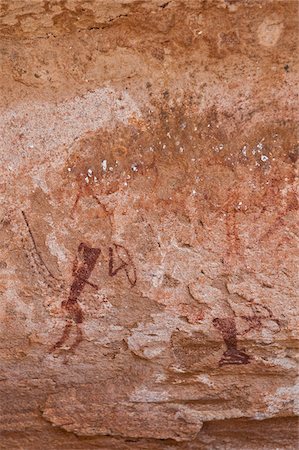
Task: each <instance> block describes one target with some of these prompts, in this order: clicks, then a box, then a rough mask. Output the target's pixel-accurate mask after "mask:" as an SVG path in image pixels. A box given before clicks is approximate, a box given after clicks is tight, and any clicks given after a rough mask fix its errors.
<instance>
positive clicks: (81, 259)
mask: <svg viewBox="0 0 299 450" xmlns="http://www.w3.org/2000/svg"><path fill="white" fill-rule="evenodd" d="M100 253H101V250H100V249H99V248H92V247H89V246H88V245H87V244H84V243H83V242H81V244H80V245H79V247H78V255H77V256H76V258H75V261H74V264H73V270H72V274H73V277H74V280H73V282H72V284H71V287H70V291H69V295H68V298H67V299H66V300H64V301H63V302H62V305H61V306H62V308H63V310H64V311H65V312H66V314H67V320H66V324H65V327H64V330H63V333H62V336H61V338H60V339H59V340H58V341H57V342H56V344H55V345H54V346H53V349H52V350H56V349H58V348H60V347H62V346H63V344H64V343H65V342H66V340H67V339H68V338H69V336H70V333H71V330H72V328H73V327H74V326H75V328H76V337H75V341H74V342H73V344H72V345H71V347H70V349H74V348H75V347H77V345H78V344H79V343H80V342H81V340H82V330H81V324H82V322H83V311H82V308H81V306H80V304H79V303H78V300H79V297H80V295H81V294H82V291H83V289H84V286H85V285H86V284H88V285H90V286H92V287H93V288H95V289H98V286H97V285H96V284H93V283H91V282H90V281H88V279H89V277H90V275H91V273H92V271H93V270H94V267H95V265H96V262H97V260H98V258H99V256H100Z"/></svg>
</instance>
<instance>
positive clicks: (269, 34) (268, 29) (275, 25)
mask: <svg viewBox="0 0 299 450" xmlns="http://www.w3.org/2000/svg"><path fill="white" fill-rule="evenodd" d="M282 30H283V23H282V21H281V20H280V19H279V18H272V17H267V18H266V19H264V21H263V22H262V23H261V24H260V26H259V27H258V30H257V34H258V40H259V43H260V44H261V45H263V46H265V47H274V46H275V45H276V44H277V42H278V39H279V38H280V35H281V32H282Z"/></svg>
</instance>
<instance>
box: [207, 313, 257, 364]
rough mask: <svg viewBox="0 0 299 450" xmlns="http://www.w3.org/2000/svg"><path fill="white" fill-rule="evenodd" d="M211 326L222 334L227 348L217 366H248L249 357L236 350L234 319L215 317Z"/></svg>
mask: <svg viewBox="0 0 299 450" xmlns="http://www.w3.org/2000/svg"><path fill="white" fill-rule="evenodd" d="M213 325H214V327H215V328H217V330H219V331H220V333H221V334H222V337H223V340H224V342H225V344H226V347H227V350H226V351H225V352H224V353H223V356H222V358H221V360H220V361H219V365H220V366H224V365H227V364H248V363H249V362H250V356H248V355H247V354H246V353H245V352H244V351H242V350H239V349H238V343H237V329H236V324H235V320H234V318H231V317H227V318H224V319H220V318H218V317H217V318H215V319H214V320H213Z"/></svg>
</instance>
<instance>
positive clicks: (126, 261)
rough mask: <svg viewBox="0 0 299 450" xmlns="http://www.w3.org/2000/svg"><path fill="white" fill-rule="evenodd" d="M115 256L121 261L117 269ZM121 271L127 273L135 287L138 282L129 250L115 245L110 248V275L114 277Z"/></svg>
mask: <svg viewBox="0 0 299 450" xmlns="http://www.w3.org/2000/svg"><path fill="white" fill-rule="evenodd" d="M115 256H116V258H117V259H118V260H119V261H120V263H119V266H118V267H115ZM121 270H124V271H125V274H126V277H127V279H128V281H129V283H130V285H131V286H132V287H133V286H135V284H136V282H137V274H136V268H135V266H134V263H133V260H132V258H131V256H130V254H129V252H128V250H127V249H126V248H125V247H123V246H122V245H119V244H113V247H109V275H110V276H111V277H114V276H115V275H117V274H118V272H120V271H121Z"/></svg>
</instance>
